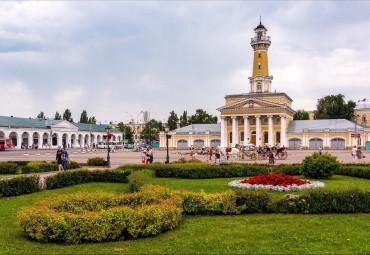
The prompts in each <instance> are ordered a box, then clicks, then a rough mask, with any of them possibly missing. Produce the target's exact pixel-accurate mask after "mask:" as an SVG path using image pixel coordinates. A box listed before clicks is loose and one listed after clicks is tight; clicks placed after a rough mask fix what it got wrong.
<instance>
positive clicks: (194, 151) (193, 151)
mask: <svg viewBox="0 0 370 255" xmlns="http://www.w3.org/2000/svg"><path fill="white" fill-rule="evenodd" d="M198 154H202V155H207V161H212V156H213V154H215V163H216V164H220V163H221V152H220V150H219V149H216V150H215V149H214V148H213V147H209V148H205V147H204V146H203V147H202V149H201V150H200V151H199V150H198V149H195V148H194V147H193V146H191V147H190V157H192V159H197V156H198ZM208 156H209V157H208Z"/></svg>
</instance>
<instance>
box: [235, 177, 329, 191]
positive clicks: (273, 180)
mask: <svg viewBox="0 0 370 255" xmlns="http://www.w3.org/2000/svg"><path fill="white" fill-rule="evenodd" d="M229 186H230V187H233V188H241V189H266V190H272V191H279V192H284V191H300V190H304V189H315V188H322V187H324V186H325V184H324V183H323V182H314V181H312V182H311V181H307V180H301V178H294V177H293V176H291V175H286V174H269V175H259V176H255V177H251V178H249V179H248V180H247V179H244V180H236V181H232V182H230V183H229Z"/></svg>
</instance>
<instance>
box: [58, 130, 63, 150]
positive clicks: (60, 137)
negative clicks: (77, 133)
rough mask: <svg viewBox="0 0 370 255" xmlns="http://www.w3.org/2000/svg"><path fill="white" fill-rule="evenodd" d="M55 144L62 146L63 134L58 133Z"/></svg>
mask: <svg viewBox="0 0 370 255" xmlns="http://www.w3.org/2000/svg"><path fill="white" fill-rule="evenodd" d="M57 146H62V147H63V134H60V133H58V139H57Z"/></svg>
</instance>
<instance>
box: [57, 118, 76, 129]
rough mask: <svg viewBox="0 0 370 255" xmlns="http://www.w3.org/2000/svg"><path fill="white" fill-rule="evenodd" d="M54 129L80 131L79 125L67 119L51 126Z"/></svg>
mask: <svg viewBox="0 0 370 255" xmlns="http://www.w3.org/2000/svg"><path fill="white" fill-rule="evenodd" d="M51 128H52V129H56V130H60V131H78V127H76V126H75V125H73V124H72V123H71V122H69V121H67V120H63V121H61V122H58V123H56V124H54V125H52V127H51Z"/></svg>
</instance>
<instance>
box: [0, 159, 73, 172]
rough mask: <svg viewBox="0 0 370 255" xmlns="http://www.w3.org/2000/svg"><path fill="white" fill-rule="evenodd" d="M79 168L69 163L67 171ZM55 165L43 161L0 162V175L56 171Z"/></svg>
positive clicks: (56, 166)
mask: <svg viewBox="0 0 370 255" xmlns="http://www.w3.org/2000/svg"><path fill="white" fill-rule="evenodd" d="M77 168H80V164H78V163H77V162H75V161H71V163H69V164H68V169H77ZM57 170H58V165H57V164H56V163H47V162H45V161H35V162H30V161H8V162H0V174H29V173H41V172H52V171H57Z"/></svg>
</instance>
